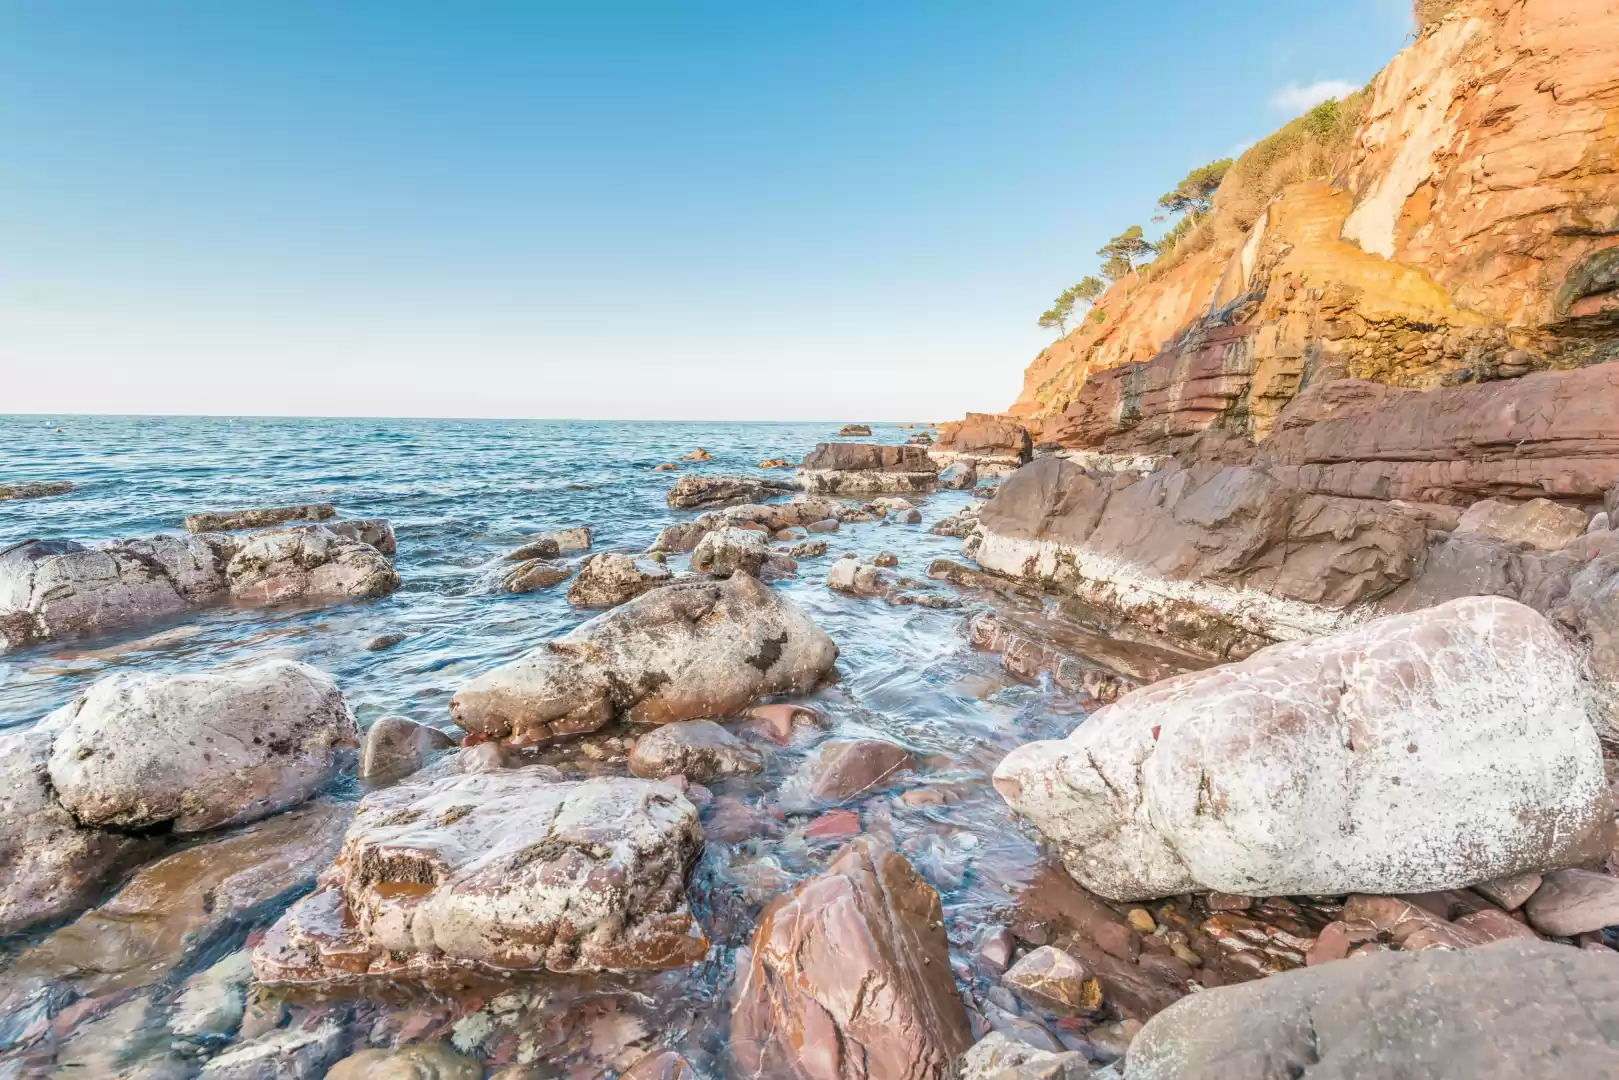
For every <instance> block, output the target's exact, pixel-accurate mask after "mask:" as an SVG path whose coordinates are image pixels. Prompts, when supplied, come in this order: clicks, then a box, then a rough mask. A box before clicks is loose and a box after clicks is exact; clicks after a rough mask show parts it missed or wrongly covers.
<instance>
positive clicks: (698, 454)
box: [680, 446, 714, 461]
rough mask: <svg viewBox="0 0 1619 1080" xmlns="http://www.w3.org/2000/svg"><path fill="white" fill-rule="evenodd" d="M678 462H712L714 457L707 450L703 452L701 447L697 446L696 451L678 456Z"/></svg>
mask: <svg viewBox="0 0 1619 1080" xmlns="http://www.w3.org/2000/svg"><path fill="white" fill-rule="evenodd" d="M680 460H681V461H713V460H714V455H713V454H710V453H709V452H708V451H707V450H704V449H703V448H702V447H701V446H699V447H698V448H697V449H695V450H693V451H692V452H691V453H689V454H681V455H680Z"/></svg>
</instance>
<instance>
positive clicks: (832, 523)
mask: <svg viewBox="0 0 1619 1080" xmlns="http://www.w3.org/2000/svg"><path fill="white" fill-rule="evenodd" d="M804 528H806V529H808V530H809V531H810V532H813V533H834V532H837V531H838V520H837V519H836V518H826V519H825V520H823V521H812V522H810V523H809V524H808V525H805V526H804Z"/></svg>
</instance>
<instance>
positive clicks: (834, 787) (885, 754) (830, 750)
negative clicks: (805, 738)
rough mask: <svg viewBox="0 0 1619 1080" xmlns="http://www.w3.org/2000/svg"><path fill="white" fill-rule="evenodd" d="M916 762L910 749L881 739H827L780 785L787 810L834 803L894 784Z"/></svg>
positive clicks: (869, 793) (833, 804)
mask: <svg viewBox="0 0 1619 1080" xmlns="http://www.w3.org/2000/svg"><path fill="white" fill-rule="evenodd" d="M914 766H915V760H914V759H913V758H912V757H911V752H910V751H909V750H906V749H905V748H904V747H903V746H896V745H894V744H893V743H891V742H883V741H882V740H881V739H828V740H827V741H826V742H824V743H822V744H821V745H819V746H817V747H816V748H815V750H814V751H813V752H812V753H811V754H810V756H809V757H807V758H805V759H804V763H803V764H802V765H800V766H799V767H798V771H797V772H795V773H794V774H793V775H792V776H790V777H788V778H787V780H786V781H784V782H783V783H782V786H781V793H780V794H781V803H782V806H783V807H785V808H787V809H790V810H807V809H811V808H813V807H821V806H835V805H837V804H838V803H844V802H848V801H849V800H851V799H856V798H861V797H864V796H868V795H875V794H877V793H878V792H881V791H884V790H886V789H888V788H890V787H893V786H894V784H895V782H896V781H897V780H898V779H899V777H900V776H902V775H904V774H905V773H907V772H910V771H911V769H912V768H913V767H914Z"/></svg>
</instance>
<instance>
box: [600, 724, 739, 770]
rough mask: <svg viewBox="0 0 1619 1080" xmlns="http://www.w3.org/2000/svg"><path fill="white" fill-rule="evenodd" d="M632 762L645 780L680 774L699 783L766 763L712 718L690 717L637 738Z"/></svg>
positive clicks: (633, 767) (634, 768)
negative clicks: (696, 718)
mask: <svg viewBox="0 0 1619 1080" xmlns="http://www.w3.org/2000/svg"><path fill="white" fill-rule="evenodd" d="M629 764H630V772H632V773H634V774H635V775H636V776H639V777H641V778H642V779H644V780H658V779H662V778H663V777H666V776H675V775H681V776H685V777H686V778H687V779H689V780H695V781H697V782H698V783H700V784H706V783H708V782H709V781H710V780H713V779H715V778H716V777H720V776H734V775H736V774H738V773H749V772H758V771H759V769H760V768H762V767H763V761H762V759H761V758H760V757H759V753H758V751H756V750H751V749H749V748H748V747H747V746H744V745H743V744H742V742H741V740H739V739H738V738H737V737H736V736H735V735H732V734H731V733H730V732H729V731H726V730H725V729H724V728H722V727H720V726H719V725H718V724H716V723H714V721H712V720H687V721H683V722H681V723H677V724H666V725H664V726H663V727H660V728H657V729H655V730H653V731H649V732H647V733H646V734H645V735H642V736H641V737H640V738H639V739H637V740H635V748H634V749H633V750H631V751H630V760H629Z"/></svg>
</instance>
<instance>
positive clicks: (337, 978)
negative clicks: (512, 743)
mask: <svg viewBox="0 0 1619 1080" xmlns="http://www.w3.org/2000/svg"><path fill="white" fill-rule="evenodd" d="M554 775H555V774H554V773H553V772H551V771H550V770H545V771H534V770H529V769H507V770H502V771H500V772H489V773H477V774H472V775H466V776H451V777H446V778H444V779H440V780H436V781H431V782H428V783H423V784H413V783H405V784H398V785H395V786H394V787H390V788H384V789H382V790H381V791H377V792H374V793H372V794H370V795H368V796H366V798H365V799H364V800H362V801H361V803H360V807H359V810H358V812H357V813H356V815H355V819H354V823H353V825H352V826H350V828H349V831H348V835H347V836H346V837H345V838H344V840H343V847H342V850H341V851H340V852H339V854H338V856H337V859H336V861H335V862H334V863H333V865H332V867H331V869H330V870H328V871H327V872H326V873H325V874H323V875H322V877H321V881H322V884H321V887H320V888H318V889H317V890H316V891H315V892H314V893H312V894H311V895H309V896H307V897H305V898H304V899H302V900H300V901H299V902H298V903H297V904H295V905H293V907H292V908H291V909H290V910H289V911H288V912H287V913H286V914H285V915H283V916H282V918H281V920H280V921H279V922H277V923H276V925H275V926H274V927H273V928H272V929H271V930H270V932H269V933H268V934H267V935H266V936H265V938H264V940H263V941H262V942H261V943H260V945H259V947H258V948H257V950H255V952H254V954H253V970H254V973H255V974H256V975H257V976H258V978H259V979H260V981H262V982H265V983H268V984H272V985H279V984H286V983H313V984H328V983H344V982H354V981H360V980H365V979H370V978H376V979H382V980H387V979H394V978H400V977H406V976H415V977H433V976H437V975H444V974H448V973H453V972H456V971H458V970H464V969H481V970H487V971H494V972H510V971H524V970H528V971H538V970H550V971H557V972H571V971H653V970H661V969H664V968H671V967H681V966H685V965H688V964H692V963H695V962H697V961H698V960H700V959H702V958H703V956H704V955H705V954H706V953H707V951H708V942H707V940H706V939H705V938H704V937H703V934H702V931H701V930H700V929H699V927H698V925H697V923H696V921H695V920H694V919H693V918H692V915H691V911H690V909H689V908H688V907H687V904H686V896H685V877H686V873H687V871H688V869H689V868H690V866H691V865H692V862H693V861H694V860H695V859H696V857H697V853H698V850H699V849H700V848H701V847H702V843H703V834H702V828H701V826H700V825H699V824H698V820H697V811H696V809H695V808H693V807H692V805H691V803H689V802H687V801H686V799H685V798H684V797H682V796H681V795H680V793H679V792H678V791H676V790H675V789H674V788H672V787H670V786H668V785H667V784H660V783H651V782H648V781H645V780H630V779H622V778H616V777H615V778H600V779H593V780H583V781H577V782H562V783H559V782H556V781H555V780H554V779H553V777H554Z"/></svg>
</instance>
